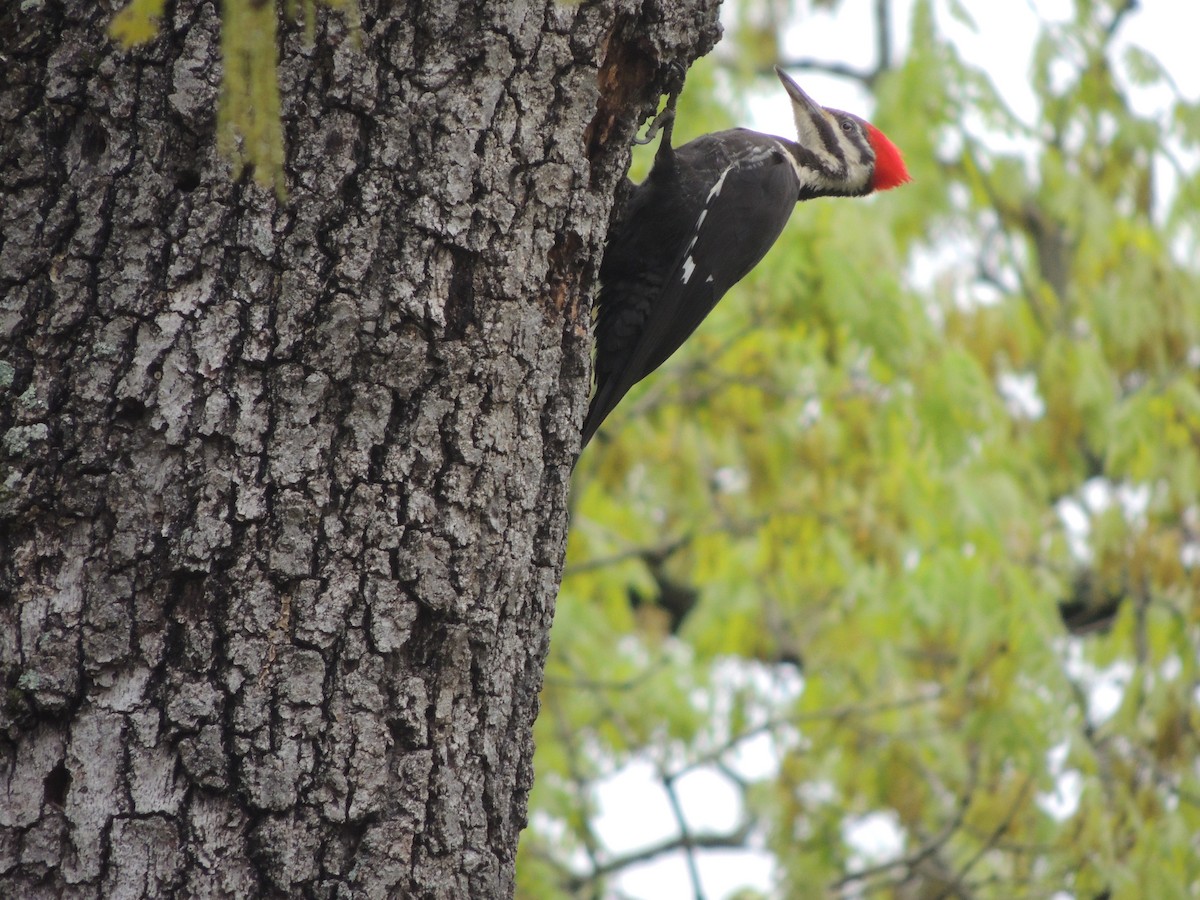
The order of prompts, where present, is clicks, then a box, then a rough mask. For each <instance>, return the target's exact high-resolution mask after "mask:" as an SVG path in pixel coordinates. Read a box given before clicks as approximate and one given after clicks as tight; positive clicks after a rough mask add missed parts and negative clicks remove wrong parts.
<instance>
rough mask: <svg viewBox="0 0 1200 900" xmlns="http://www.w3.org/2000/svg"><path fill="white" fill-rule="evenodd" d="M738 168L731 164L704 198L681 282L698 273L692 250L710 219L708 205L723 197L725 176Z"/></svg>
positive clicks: (684, 263) (707, 281) (684, 262)
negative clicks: (705, 221)
mask: <svg viewBox="0 0 1200 900" xmlns="http://www.w3.org/2000/svg"><path fill="white" fill-rule="evenodd" d="M736 166H737V163H736V162H731V163H730V164H729V165H727V166H726V167H725V168H724V169H723V170H722V172H721V176H720V177H719V178H718V179H717V183H716V184H714V185H713V186H712V190H710V191H709V192H708V196H707V197H705V198H704V209H702V210H700V217H699V218H698V219H696V228H695V230H694V231H693V232H692V239H691V241H690V242H688V245H687V250H686V251H684V252H685V253H687V257H686V258H685V259H684V261H683V274H682V275H681V276H680V281H682V282H683V283H684V284H687V283H688V282H689V281H691V280H692V273H693V272H695V271H696V261H695V260H694V259H692V249H693V248H694V247H695V246H696V241H698V240H700V229H701V228H703V227H704V220H705V219H707V218H708V205H709V204H710V203H712V202H713V200H715V199H716V198H717V197H720V196H721V188H723V187H724V186H725V176H726V175H728V174H729V173H730V172H731V171H733V169H734V168H735V167H736ZM712 280H713V279H712V276H711V275H709V276H708V278H707V279H706V281H705V283H706V284H708V283H711V282H712Z"/></svg>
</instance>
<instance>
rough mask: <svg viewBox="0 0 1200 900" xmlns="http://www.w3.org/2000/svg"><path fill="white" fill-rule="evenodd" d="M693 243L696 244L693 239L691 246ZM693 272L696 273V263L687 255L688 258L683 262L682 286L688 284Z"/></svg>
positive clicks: (689, 248)
mask: <svg viewBox="0 0 1200 900" xmlns="http://www.w3.org/2000/svg"><path fill="white" fill-rule="evenodd" d="M695 243H696V241H695V239H694V238H693V239H692V244H695ZM691 249H692V248H691V247H690V246H689V247H688V250H691ZM695 271H696V261H695V260H694V259H692V257H691V256H690V255H689V256H688V258H687V259H685V260H684V261H683V283H684V284H687V283H688V280H689V279H690V278H691V277H692V273H693V272H695Z"/></svg>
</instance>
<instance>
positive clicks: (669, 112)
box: [633, 95, 675, 144]
mask: <svg viewBox="0 0 1200 900" xmlns="http://www.w3.org/2000/svg"><path fill="white" fill-rule="evenodd" d="M673 96H674V95H672V97H673ZM674 118H675V104H674V102H672V101H667V105H666V106H664V107H663V110H662V112H660V113H659V114H658V115H657V116H655V117H654V120H653V121H652V122H651V123H650V127H649V128H647V129H646V136H645V137H635V138H634V139H633V142H634V143H635V144H648V143H650V142H651V141H652V140H654V138H655V136H656V135H657V134H658V131H659V129H660V128H662V127H663V126H664V125H666V124H667V123H669V122H670V121H672V120H673V119H674Z"/></svg>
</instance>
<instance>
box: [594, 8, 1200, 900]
mask: <svg viewBox="0 0 1200 900" xmlns="http://www.w3.org/2000/svg"><path fill="white" fill-rule="evenodd" d="M965 5H966V7H967V8H968V9H969V11H970V12H971V14H972V15H973V16H974V17H975V19H976V24H977V25H978V31H976V32H972V31H971V30H970V29H968V28H966V27H965V26H963V25H961V24H959V23H957V22H954V21H953V20H952V19H951V18H950V16H948V15H947V14H946V7H947V2H946V0H938V2H937V4H936V8H937V11H938V22H939V26H940V27H941V29H942V31H943V32H944V33H946V34H948V35H949V36H950V37H952V38H953V39H954V40H955V41H956V42H957V44H958V46H959V47H960V49H961V51H962V53H963V56H964V57H965V58H967V59H970V60H972V61H974V62H975V63H976V64H977V65H979V66H981V67H982V68H983V69H984V70H985V71H986V72H987V73H988V74H989V75H990V76H991V78H992V80H993V81H994V82H995V84H996V85H997V87H998V89H999V90H1000V92H1001V93H1002V95H1003V96H1004V98H1005V99H1006V100H1007V101H1008V103H1009V104H1010V105H1011V107H1012V108H1013V110H1014V112H1015V113H1016V114H1017V115H1018V116H1020V117H1021V118H1022V119H1023V120H1025V121H1027V122H1032V121H1034V119H1035V117H1036V115H1037V105H1036V101H1035V99H1034V94H1033V91H1032V89H1031V88H1030V86H1029V69H1030V55H1031V52H1032V50H1033V45H1034V40H1035V37H1036V34H1037V30H1038V24H1039V21H1062V20H1065V19H1067V18H1069V17H1070V16H1071V12H1072V4H1071V2H1070V0H1004V2H996V0H965ZM872 6H873V0H845V2H844V3H842V4H841V6H840V8H839V10H838V11H837V13H836V14H833V15H831V14H829V13H825V12H820V11H817V12H809V13H807V14H805V15H804V16H803V17H802V21H801V22H799V23H797V25H796V26H795V27H794V28H792V29H791V30H790V31H789V32H788V34H787V35H786V36H785V42H786V46H787V49H788V51H789V52H790V53H792V54H793V55H795V56H806V57H813V58H817V59H822V60H828V61H838V62H843V63H847V64H849V65H853V66H859V67H862V68H864V69H865V68H869V67H870V66H871V64H872V63H873V59H872V54H873V53H874V47H875V41H874V36H873V34H872V33H871V29H872V27H873V25H872V16H871V8H872ZM897 6H898V9H897V10H896V12H895V13H894V16H895V18H894V21H893V28H894V30H895V33H894V34H893V36H892V39H893V46H894V47H895V48H896V51H897V56H898V57H900V56H902V55H903V53H904V51H905V49H906V45H907V34H908V19H909V15H910V13H911V9H912V4H911V2H910V0H901V2H900V3H899V4H897ZM1197 35H1200V2H1196V0H1182V2H1180V0H1143V3H1142V4H1141V8H1140V9H1139V10H1137V11H1135V12H1133V13H1131V14H1129V15H1128V16H1127V17H1126V19H1125V22H1124V23H1123V24H1122V26H1121V31H1120V32H1119V34H1118V40H1117V47H1118V48H1119V49H1118V55H1117V58H1118V59H1119V58H1120V52H1121V51H1122V50H1123V48H1124V47H1126V46H1128V45H1129V44H1134V45H1137V46H1140V47H1142V48H1144V49H1146V50H1148V51H1150V52H1151V53H1152V54H1153V55H1155V56H1156V57H1157V58H1158V59H1159V61H1160V62H1161V63H1162V64H1163V66H1164V68H1165V69H1166V70H1167V71H1168V72H1169V73H1170V75H1171V77H1172V78H1173V79H1174V81H1175V83H1176V85H1177V87H1178V89H1179V91H1180V92H1181V93H1182V94H1183V96H1184V97H1186V98H1189V99H1196V98H1197V97H1200V53H1197V48H1196V41H1197ZM794 74H795V75H796V77H797V80H798V81H800V83H801V84H802V86H803V87H804V89H805V90H806V91H808V93H809V94H810V95H811V96H812V97H813V98H814V99H815V100H816V101H817V102H818V103H820V104H822V105H823V106H832V107H837V108H840V109H845V110H849V111H851V112H856V113H860V114H863V115H865V116H867V117H869V116H870V113H871V101H870V98H869V96H868V95H867V94H866V93H865V91H864V90H863V89H862V88H861V86H859V85H858V84H857V83H854V82H851V81H848V80H845V79H838V78H834V77H831V76H826V75H820V74H815V73H808V72H803V73H794ZM1130 99H1131V102H1132V103H1133V105H1134V108H1135V110H1137V111H1138V112H1140V113H1143V114H1155V115H1157V114H1161V113H1162V112H1163V111H1164V110H1165V109H1166V107H1167V105H1168V104H1169V102H1170V100H1171V97H1170V93H1169V91H1166V90H1165V89H1159V90H1146V89H1138V88H1131V89H1130ZM750 110H751V121H750V122H748V123H746V124H747V125H749V126H750V127H753V128H756V129H759V130H761V131H766V132H770V133H774V134H782V135H790V134H791V133H792V129H793V126H792V120H791V110H790V107H789V105H788V100H787V96H786V95H785V94H784V93H783V91H782V90H775V91H771V92H770V93H766V94H763V95H761V96H759V97H755V98H753V99H752V100H751V102H750ZM1114 690H1116V687H1114V685H1112V684H1108V683H1106V682H1105V681H1104V680H1101V681H1100V682H1099V683H1096V685H1095V693H1096V697H1095V698H1093V699H1094V703H1095V704H1096V705H1097V706H1099V707H1103V708H1104V709H1105V710H1107V709H1108V708H1110V707H1111V706H1112V704H1113V700H1112V696H1110V695H1111V694H1112V693H1113V691H1114ZM1101 716H1103V713H1101ZM773 760H774V751H773V749H772V744H771V742H770V741H769V740H768V739H766V738H765V737H764V738H761V739H756V740H755V741H751V742H747V746H745V747H743V748H741V750H740V752H739V754H738V757H737V759H736V761H735V762H736V764H737V767H738V769H739V770H742V771H744V769H751V770H754V771H755V772H757V773H758V774H760V775H761V774H765V773H766V772H767V771H770V767H771V766H772V765H773V764H774V763H773ZM747 774H748V773H747ZM1065 774H1066V775H1067V776H1069V775H1070V773H1065ZM677 788H678V791H679V795H680V800H681V805H682V806H683V808H684V814H685V817H686V819H687V821H688V825H689V827H690V828H691V829H692V830H693V831H706V830H709V831H723V830H728V829H731V828H733V827H734V826H735V825H736V824H737V822H738V821H739V815H740V812H741V810H740V799H739V794H738V792H737V790H736V789H735V788H734V787H733V785H731V784H730V783H729V781H728V780H727V779H726V778H725V776H723V775H721V774H720V773H719V772H717V771H715V770H704V771H700V772H696V773H693V774H689V775H688V776H687V777H686V778H683V779H681V780H680V781H679V782H678V783H677ZM1074 791H1075V786H1074V785H1073V784H1071V783H1070V782H1069V777H1068V778H1067V779H1066V780H1064V782H1063V784H1062V785H1060V790H1059V792H1058V793H1059V794H1063V795H1064V796H1058V794H1055V795H1048V796H1047V797H1046V798H1044V800H1043V802H1044V803H1045V804H1046V805H1047V807H1048V808H1069V807H1070V805H1071V803H1070V796H1069V795H1070V794H1072V793H1074ZM597 796H598V800H599V805H600V815H599V817H598V819H597V821H596V829H597V832H598V834H599V836H600V838H601V839H602V840H603V841H604V843H605V845H606V846H607V847H608V848H609V850H610V851H612V852H613V853H617V854H620V853H622V852H628V851H633V850H636V849H639V848H642V847H646V846H648V845H651V844H655V843H658V842H661V841H663V840H667V839H669V838H672V837H674V836H676V835H677V834H678V829H677V826H676V823H675V819H674V816H673V815H672V812H671V808H670V804H669V802H668V799H667V796H666V794H665V793H664V791H663V789H662V787H661V785H660V783H659V779H658V778H657V776H656V773H655V770H654V768H653V766H652V765H651V763H650V762H648V761H640V762H637V763H634V764H632V765H630V766H628V767H626V768H624V769H622V770H621V771H620V772H618V773H616V774H615V775H614V776H612V777H611V778H609V779H608V780H607V781H605V782H604V783H603V784H602V785H601V786H600V788H599V789H598V792H597ZM1076 799H1077V798H1076ZM895 836H896V832H895V829H894V827H893V826H892V825H891V824H890V821H889V820H888V819H887V817H886V816H885V815H873V816H865V817H863V818H862V819H860V820H858V821H857V822H855V823H852V824H851V825H850V826H849V827H848V830H847V837H848V839H851V840H852V842H853V843H854V844H855V845H856V846H858V847H860V848H862V852H863V853H864V855H865V856H877V855H878V854H879V853H881V852H882V853H890V854H896V853H899V852H900V850H901V848H900V847H899V846H898V843H897V841H896V839H895ZM699 861H700V862H699V870H700V876H701V881H702V884H703V889H704V894H705V898H706V900H719V898H724V897H727V896H729V895H730V894H731V893H733V892H734V891H736V890H738V889H742V888H747V887H749V888H754V889H756V890H759V891H763V892H767V893H768V894H770V892H771V891H772V889H773V863H772V859H771V856H770V855H769V854H767V853H766V852H765V851H762V850H751V851H748V852H712V851H706V852H702V853H701V854H699ZM615 887H616V890H617V891H618V892H619V894H618V895H614V896H621V897H627V898H637V900H695V895H694V893H693V889H692V884H691V880H690V877H689V875H688V872H687V868H686V864H685V861H684V858H683V856H682V854H673V855H671V856H669V857H664V858H661V859H659V860H656V861H654V862H651V863H646V864H643V865H639V866H636V867H633V868H631V869H629V870H627V871H626V872H625V873H624V874H622V875H621V876H620V877H619V878H618V879H616V880H615Z"/></svg>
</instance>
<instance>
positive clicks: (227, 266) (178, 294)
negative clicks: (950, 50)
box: [0, 0, 717, 898]
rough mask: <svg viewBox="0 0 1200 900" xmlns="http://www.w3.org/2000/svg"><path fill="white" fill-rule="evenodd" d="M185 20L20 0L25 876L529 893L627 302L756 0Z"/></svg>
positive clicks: (19, 567)
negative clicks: (584, 452) (702, 58)
mask: <svg viewBox="0 0 1200 900" xmlns="http://www.w3.org/2000/svg"><path fill="white" fill-rule="evenodd" d="M149 6H150V7H153V6H154V4H153V3H151V4H149ZM157 8H158V11H161V12H162V15H163V19H162V23H161V28H160V31H161V33H160V34H159V35H158V37H157V38H155V39H153V40H151V41H150V42H149V43H146V44H145V45H143V46H142V47H141V48H139V49H137V50H134V51H132V52H126V51H124V50H122V49H120V47H119V46H118V45H116V44H114V43H113V42H111V41H110V39H109V36H108V34H107V33H106V31H107V28H108V25H109V23H110V20H111V19H112V16H113V14H114V13H115V12H116V9H115V7H113V6H112V5H106V4H100V5H97V4H94V3H90V2H83V0H67V2H63V3H44V4H40V3H33V4H29V3H26V4H17V3H9V4H6V5H5V7H4V10H3V13H2V14H0V33H2V34H3V35H4V46H3V68H4V79H3V85H2V86H0V147H2V148H3V149H2V156H0V178H2V179H3V188H2V190H3V198H2V204H0V227H2V232H0V234H2V238H0V242H2V243H0V289H2V298H0V336H2V341H3V342H2V343H0V466H2V471H0V665H2V667H3V675H4V685H5V694H4V699H3V704H2V708H0V709H2V711H0V785H2V787H0V895H3V896H6V897H37V896H55V897H58V896H76V895H78V896H96V895H100V894H103V895H108V896H122V897H155V898H157V897H163V896H195V897H221V896H227V897H239V898H241V897H251V896H314V897H316V896H334V895H340V896H348V895H353V896H363V897H369V896H380V897H382V896H402V897H435V896H436V897H455V898H459V897H501V896H505V895H507V894H510V893H511V890H512V878H513V870H512V862H513V858H514V856H515V852H516V843H517V835H518V833H519V830H520V828H521V827H522V825H523V823H524V820H525V807H526V797H527V792H528V789H529V785H530V782H531V780H532V769H531V765H530V762H531V755H532V745H531V741H530V730H531V727H532V723H533V718H534V715H535V712H536V710H537V692H538V689H539V687H540V684H541V676H542V666H543V662H544V658H545V653H546V640H547V633H548V630H549V627H550V618H551V613H552V610H553V605H554V603H553V601H554V596H555V593H556V591H557V588H558V581H559V576H560V571H561V564H562V554H563V546H564V541H565V534H566V494H567V486H568V478H569V474H570V471H571V467H572V465H573V463H574V457H575V453H576V451H577V448H578V442H579V430H578V429H579V423H580V422H581V420H582V416H583V407H584V403H585V397H586V393H587V372H588V366H587V364H586V362H587V353H588V350H589V343H588V334H589V329H588V327H587V319H588V315H589V302H588V298H589V297H590V296H591V293H592V289H593V286H594V285H593V282H594V273H595V271H596V269H597V265H598V260H599V254H600V252H601V249H602V244H603V240H604V237H605V233H606V230H607V222H608V216H609V211H610V207H611V204H612V199H613V195H614V192H615V188H616V186H617V184H618V181H619V179H620V178H621V177H622V176H623V175H624V172H625V168H626V164H627V161H628V146H629V139H630V137H631V136H632V134H633V131H634V128H635V126H636V124H637V121H638V119H639V118H640V116H641V115H644V114H645V113H646V112H648V111H649V110H650V109H651V107H652V103H653V101H654V100H655V99H656V98H657V97H658V96H659V93H660V91H661V89H662V88H663V86H664V80H665V78H666V77H667V73H668V72H669V70H670V66H671V64H672V63H686V62H687V61H690V60H691V59H692V58H694V57H695V56H696V55H697V54H699V53H702V52H704V51H706V50H707V49H709V48H710V47H711V46H712V44H713V43H714V41H715V40H716V37H717V28H716V23H715V4H714V3H711V2H707V0H696V2H687V3H671V4H667V5H663V6H660V5H659V4H656V3H641V2H636V0H631V2H626V0H621V2H588V3H582V4H561V3H558V2H554V0H547V2H542V3H521V2H504V3H501V2H492V0H487V2H473V3H472V2H453V0H437V2H430V3H410V4H400V5H398V6H396V5H393V4H376V3H374V2H365V3H363V4H362V7H361V10H359V13H360V14H356V15H354V16H352V17H350V18H349V19H346V18H343V17H341V16H338V15H328V14H325V13H322V14H320V15H317V16H316V18H315V19H312V18H310V19H309V26H308V28H309V30H310V33H311V35H312V37H313V39H312V40H311V41H310V40H307V39H306V36H305V30H306V29H305V27H304V26H301V25H299V24H294V23H289V22H284V23H283V24H282V25H281V26H280V27H279V29H278V33H277V29H276V10H275V8H274V4H266V5H263V4H257V3H254V2H249V0H248V2H244V3H243V2H241V0H229V2H227V3H225V4H224V6H223V8H222V11H221V13H220V15H218V9H217V7H216V5H214V4H212V3H208V2H190V0H185V2H181V3H177V4H170V5H166V4H162V3H159V4H158V6H157ZM153 12H154V10H153V9H150V13H153ZM146 15H147V9H146V7H145V5H144V4H143V6H141V7H139V8H138V9H136V10H134V12H133V13H130V14H128V15H125V16H123V17H122V18H120V19H118V20H117V26H116V31H117V32H118V33H120V34H122V35H123V36H124V37H126V38H128V37H137V36H138V35H137V33H136V32H137V29H138V28H139V27H141V28H143V29H144V28H145V27H149V26H148V25H147V23H146V20H145V16H146ZM309 15H310V16H313V15H316V14H315V13H314V12H313V11H312V9H311V8H310V9H309ZM139 16H141V17H142V18H140V19H139V18H138V17H139ZM139 23H140V24H139ZM129 29H133V31H134V32H135V33H134V34H133V35H131V34H129ZM143 36H144V35H143ZM276 42H278V46H279V47H280V48H281V52H280V62H279V80H278V90H277V93H276V88H275V78H274V71H273V65H274V47H275V46H276ZM222 49H223V51H224V71H225V74H226V76H227V77H226V79H225V81H224V88H221V85H222V80H221V77H220V72H221V69H222V67H221V65H220V64H219V60H220V50H222ZM264 58H265V60H266V64H265V65H264ZM264 69H265V72H266V74H265V75H264ZM220 90H224V91H225V94H226V96H225V98H224V101H223V102H222V104H221V105H220V109H221V113H220V116H221V118H222V121H223V123H224V124H223V125H222V127H221V129H220V133H221V135H222V141H223V143H224V144H225V145H226V148H227V149H229V150H231V151H234V152H236V154H237V156H238V158H239V159H240V160H241V161H242V162H243V163H250V164H252V165H254V166H256V167H257V173H258V174H259V175H260V176H265V177H263V180H264V181H265V182H266V183H268V184H274V185H276V187H277V188H278V189H279V191H280V193H279V194H277V193H276V192H273V191H269V190H264V189H263V188H261V187H258V186H256V185H255V184H253V183H251V182H249V181H248V180H246V179H245V178H242V179H238V180H231V179H230V178H229V175H228V159H227V158H226V157H224V156H222V155H220V154H219V153H218V151H217V143H218V142H217V140H216V137H217V134H218V114H217V109H218V102H217V101H218V93H219V91H220ZM280 105H281V108H282V112H283V117H282V120H281V121H282V125H283V133H282V134H281V135H280V134H273V129H274V126H273V125H272V122H271V117H272V115H273V114H274V110H275V108H276V107H277V106H280ZM285 150H286V160H287V163H286V167H285V168H284V169H283V170H282V178H280V177H279V172H278V171H277V170H276V169H275V168H273V166H275V165H277V164H278V163H279V161H280V160H281V159H283V158H284V151H285ZM284 189H286V194H287V197H286V199H283V197H282V191H283V190H284Z"/></svg>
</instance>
